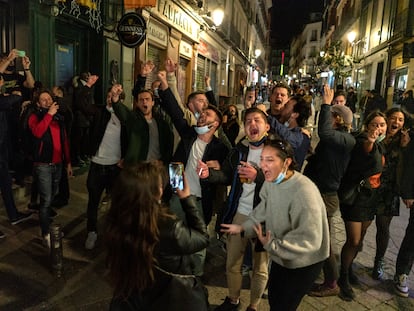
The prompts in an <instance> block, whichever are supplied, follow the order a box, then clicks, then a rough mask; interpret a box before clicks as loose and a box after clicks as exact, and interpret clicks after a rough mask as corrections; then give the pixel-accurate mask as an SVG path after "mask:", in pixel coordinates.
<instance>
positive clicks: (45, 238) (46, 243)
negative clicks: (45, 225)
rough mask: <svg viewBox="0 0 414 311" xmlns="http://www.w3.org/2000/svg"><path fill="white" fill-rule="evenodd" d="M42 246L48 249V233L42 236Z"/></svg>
mask: <svg viewBox="0 0 414 311" xmlns="http://www.w3.org/2000/svg"><path fill="white" fill-rule="evenodd" d="M43 246H44V247H47V248H50V233H48V234H46V235H44V236H43Z"/></svg>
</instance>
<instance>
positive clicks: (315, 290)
mask: <svg viewBox="0 0 414 311" xmlns="http://www.w3.org/2000/svg"><path fill="white" fill-rule="evenodd" d="M338 294H339V286H338V285H335V287H334V288H331V287H329V286H328V285H326V284H314V286H313V287H312V289H311V290H310V292H309V293H308V296H313V297H328V296H337V295H338Z"/></svg>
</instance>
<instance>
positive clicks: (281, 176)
mask: <svg viewBox="0 0 414 311" xmlns="http://www.w3.org/2000/svg"><path fill="white" fill-rule="evenodd" d="M285 177H286V173H285V172H280V173H279V175H278V176H277V177H276V179H275V180H274V181H273V183H274V184H276V185H278V184H280V183H281V182H282V181H283V179H285Z"/></svg>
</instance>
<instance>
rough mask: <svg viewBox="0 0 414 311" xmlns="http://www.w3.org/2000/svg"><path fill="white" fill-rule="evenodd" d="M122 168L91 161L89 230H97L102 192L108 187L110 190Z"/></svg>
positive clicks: (88, 183)
mask: <svg viewBox="0 0 414 311" xmlns="http://www.w3.org/2000/svg"><path fill="white" fill-rule="evenodd" d="M120 171H121V169H120V168H119V166H118V165H116V164H113V165H101V164H97V163H94V162H91V165H90V168H89V173H88V180H87V181H86V185H87V187H88V193H89V199H88V212H87V216H88V222H87V230H88V232H91V231H95V232H96V231H97V222H98V207H99V202H100V200H101V196H102V192H103V191H104V190H105V189H107V190H108V191H110V189H111V188H112V185H113V183H114V180H115V178H116V177H117V176H118V174H119V172H120Z"/></svg>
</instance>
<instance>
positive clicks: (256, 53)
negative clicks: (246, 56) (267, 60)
mask: <svg viewBox="0 0 414 311" xmlns="http://www.w3.org/2000/svg"><path fill="white" fill-rule="evenodd" d="M260 55H262V50H261V49H255V50H254V56H256V58H258V57H259V56H260Z"/></svg>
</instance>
